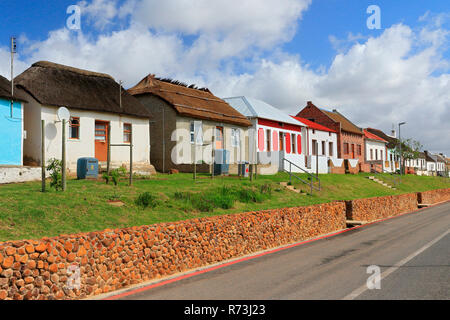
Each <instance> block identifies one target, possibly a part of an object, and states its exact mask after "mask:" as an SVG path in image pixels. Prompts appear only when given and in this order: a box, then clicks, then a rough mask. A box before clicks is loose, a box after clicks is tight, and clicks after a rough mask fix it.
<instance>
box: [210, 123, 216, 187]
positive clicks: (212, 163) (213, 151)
mask: <svg viewBox="0 0 450 320" xmlns="http://www.w3.org/2000/svg"><path fill="white" fill-rule="evenodd" d="M215 143H216V137H215V133H214V132H213V136H212V144H211V156H212V158H211V179H214V162H215V156H216V153H215Z"/></svg>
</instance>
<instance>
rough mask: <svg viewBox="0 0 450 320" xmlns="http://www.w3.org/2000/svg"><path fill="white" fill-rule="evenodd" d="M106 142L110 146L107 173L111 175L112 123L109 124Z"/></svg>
mask: <svg viewBox="0 0 450 320" xmlns="http://www.w3.org/2000/svg"><path fill="white" fill-rule="evenodd" d="M106 143H107V146H108V147H107V152H106V173H107V174H108V176H109V174H110V173H111V124H108V129H107V137H106Z"/></svg>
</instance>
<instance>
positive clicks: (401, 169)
mask: <svg viewBox="0 0 450 320" xmlns="http://www.w3.org/2000/svg"><path fill="white" fill-rule="evenodd" d="M404 124H406V122H400V123H399V124H398V141H399V143H400V175H402V174H403V168H402V167H403V166H402V162H403V156H402V138H401V134H400V127H401V126H402V125H404Z"/></svg>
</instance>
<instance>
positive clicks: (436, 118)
mask: <svg viewBox="0 0 450 320" xmlns="http://www.w3.org/2000/svg"><path fill="white" fill-rule="evenodd" d="M72 4H78V5H79V6H80V7H81V9H82V13H81V30H80V31H73V30H68V29H67V28H66V20H67V18H68V17H69V15H68V14H66V10H67V7H68V6H69V5H72ZM369 5H378V6H379V7H380V9H381V29H380V30H369V29H368V28H367V25H366V20H367V19H368V17H369V14H367V13H366V9H367V7H368V6H369ZM0 12H1V19H0V74H1V75H3V76H6V77H8V78H9V55H8V50H9V38H10V36H11V35H14V36H16V37H19V39H20V41H19V44H18V51H19V54H18V55H17V57H16V64H15V70H16V74H17V73H20V72H22V71H23V70H25V69H26V68H27V67H28V66H29V65H30V64H31V63H33V62H36V61H38V60H50V61H53V62H57V63H61V64H66V65H70V66H74V67H78V68H84V69H88V70H93V71H99V72H104V73H109V74H111V75H112V76H113V77H114V78H115V79H117V80H123V81H124V86H125V87H131V86H133V85H134V84H136V83H137V82H138V81H139V80H141V79H142V78H143V77H144V76H146V75H147V74H149V73H155V74H157V75H158V76H162V77H172V78H176V79H179V80H181V81H184V82H187V83H196V84H198V85H199V86H207V87H209V88H210V89H212V90H213V92H214V93H215V94H216V95H218V96H222V97H225V96H236V95H247V96H251V97H253V98H257V99H261V100H264V101H266V102H268V103H270V104H272V105H274V106H275V107H277V108H279V109H282V110H284V111H285V112H287V113H290V114H296V113H297V112H298V111H299V109H301V108H302V107H304V106H305V104H306V102H307V101H310V100H311V101H313V102H314V103H315V104H316V105H319V106H321V107H324V108H328V109H331V108H337V109H338V110H339V111H341V112H343V113H344V114H346V115H347V116H348V117H349V118H350V119H351V120H353V121H354V122H355V123H357V124H358V125H360V126H362V127H376V128H379V129H381V130H384V131H385V132H389V131H390V129H391V127H392V124H393V123H398V122H400V121H407V122H408V125H407V126H405V129H404V133H405V135H406V136H408V137H411V138H413V139H416V140H419V141H420V142H422V144H423V145H424V147H425V149H428V150H430V151H442V152H445V153H447V154H449V155H450V139H448V137H449V136H450V126H449V124H448V120H447V119H450V51H449V46H450V2H449V1H448V0H432V1H423V0H410V1H406V0H371V1H366V0H278V1H277V2H276V4H274V2H273V1H262V0H214V1H210V0H191V1H184V0H165V1H159V0H85V1H75V0H69V1H66V0H58V1H55V0H34V1H23V0H2V1H1V2H0ZM402 132H403V130H402Z"/></svg>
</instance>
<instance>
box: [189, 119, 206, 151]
mask: <svg viewBox="0 0 450 320" xmlns="http://www.w3.org/2000/svg"><path fill="white" fill-rule="evenodd" d="M189 131H190V137H191V143H192V144H193V143H194V140H195V133H196V132H197V143H196V144H197V145H203V125H202V122H201V121H191V125H190V129H189Z"/></svg>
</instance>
